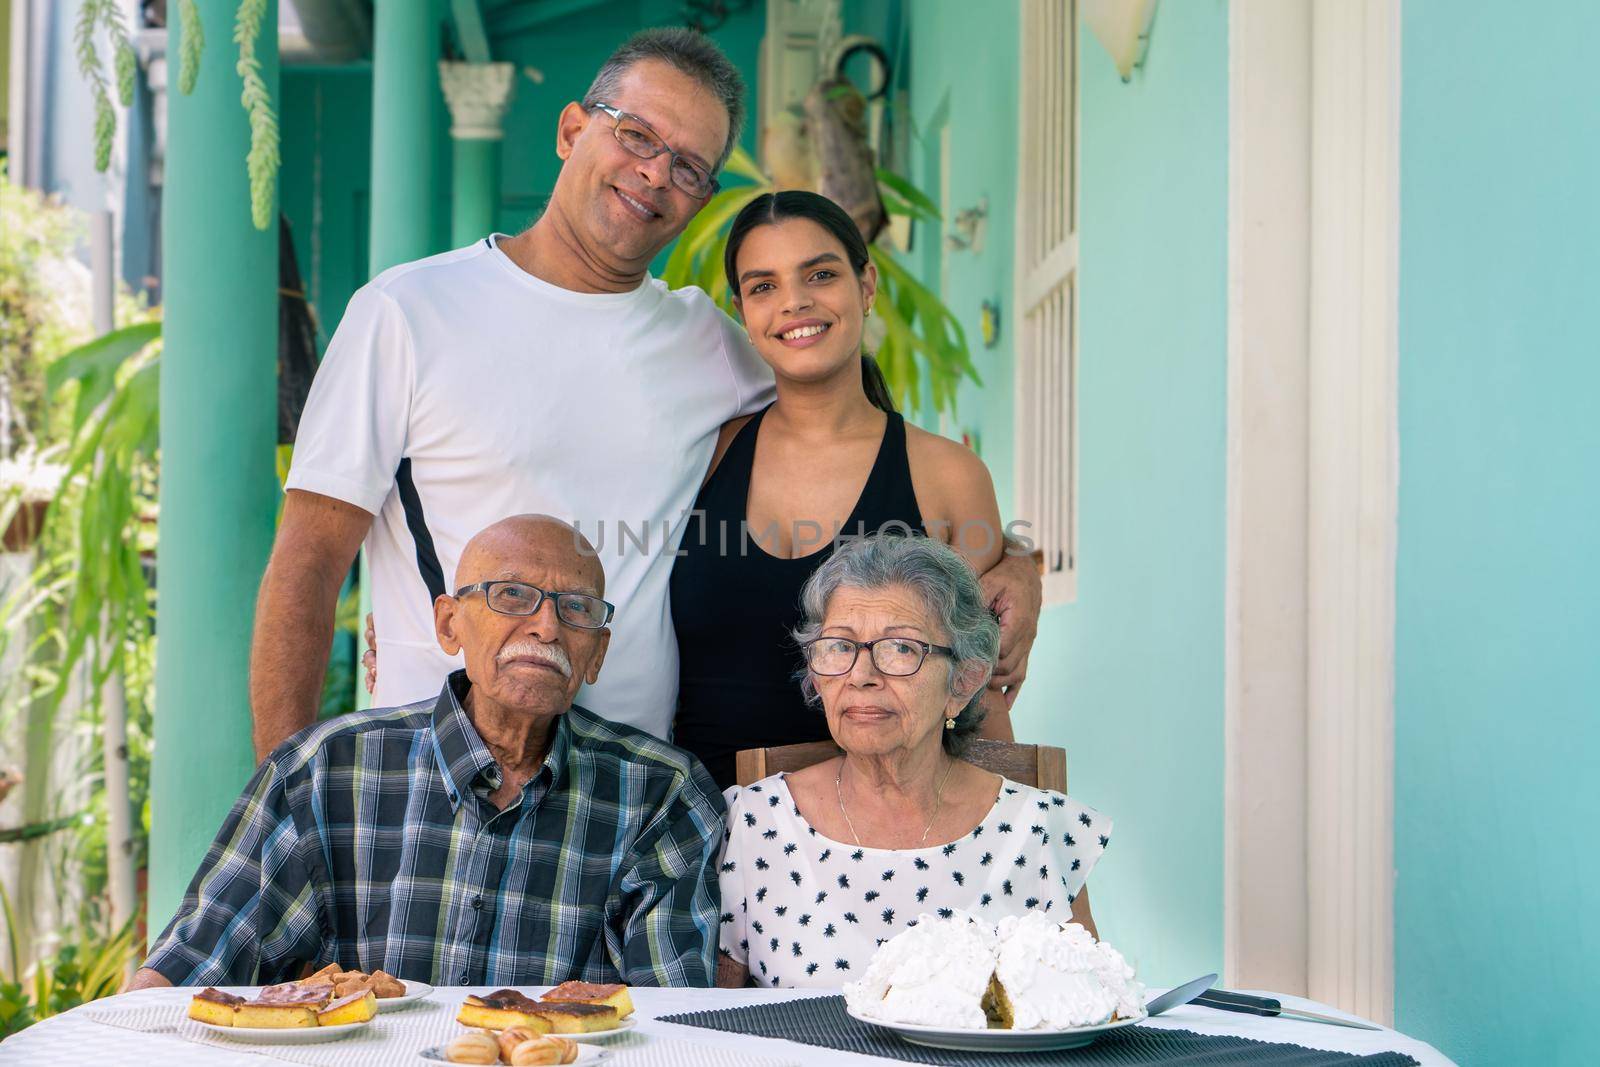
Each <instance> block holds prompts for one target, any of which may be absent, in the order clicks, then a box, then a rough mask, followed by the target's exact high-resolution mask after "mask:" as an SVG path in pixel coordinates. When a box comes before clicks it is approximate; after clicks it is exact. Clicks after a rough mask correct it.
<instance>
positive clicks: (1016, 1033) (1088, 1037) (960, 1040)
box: [846, 1009, 1148, 1052]
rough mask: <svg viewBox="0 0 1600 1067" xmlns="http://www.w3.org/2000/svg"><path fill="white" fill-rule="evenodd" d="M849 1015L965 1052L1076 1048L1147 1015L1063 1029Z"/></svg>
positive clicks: (921, 1042) (920, 1042)
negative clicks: (967, 1025)
mask: <svg viewBox="0 0 1600 1067" xmlns="http://www.w3.org/2000/svg"><path fill="white" fill-rule="evenodd" d="M846 1012H847V1013H848V1014H849V1016H850V1018H852V1019H854V1020H856V1021H857V1022H863V1023H867V1024H868V1025H870V1026H881V1027H883V1028H884V1029H885V1030H890V1031H893V1032H894V1033H895V1034H898V1035H899V1036H900V1037H901V1038H903V1039H905V1040H906V1041H909V1042H911V1043H912V1044H913V1045H926V1046H928V1047H929V1048H950V1049H961V1050H963V1051H968V1052H1037V1051H1041V1050H1044V1049H1058V1048H1078V1047H1079V1046H1081V1045H1087V1044H1089V1042H1091V1041H1093V1040H1094V1039H1095V1038H1097V1037H1099V1036H1100V1035H1101V1034H1109V1033H1110V1032H1112V1031H1113V1030H1121V1029H1123V1028H1124V1027H1128V1026H1136V1025H1138V1024H1139V1023H1142V1022H1144V1021H1145V1019H1147V1018H1148V1016H1147V1015H1146V1014H1145V1013H1144V1012H1140V1013H1139V1017H1138V1018H1136V1019H1118V1020H1117V1021H1116V1022H1114V1023H1102V1024H1100V1025H1099V1026H1074V1027H1071V1028H1069V1029H1066V1030H970V1029H954V1030H953V1029H950V1028H948V1027H943V1026H917V1025H915V1024H913V1023H891V1022H886V1021H884V1020H883V1019H872V1018H869V1017H867V1016H865V1015H857V1014H856V1013H855V1012H853V1011H849V1009H846Z"/></svg>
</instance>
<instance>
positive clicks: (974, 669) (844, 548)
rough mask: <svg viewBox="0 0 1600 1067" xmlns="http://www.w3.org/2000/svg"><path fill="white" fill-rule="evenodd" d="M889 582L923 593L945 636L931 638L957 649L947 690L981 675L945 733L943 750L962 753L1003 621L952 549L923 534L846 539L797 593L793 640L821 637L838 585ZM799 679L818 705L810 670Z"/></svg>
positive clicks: (978, 719) (974, 728)
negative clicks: (798, 616)
mask: <svg viewBox="0 0 1600 1067" xmlns="http://www.w3.org/2000/svg"><path fill="white" fill-rule="evenodd" d="M891 585H900V586H905V587H906V588H908V589H910V590H912V591H913V592H914V593H916V594H917V596H918V597H920V598H921V600H922V603H923V606H924V607H925V608H926V610H927V612H928V614H929V615H930V616H932V620H933V625H934V626H935V627H936V628H937V630H938V631H939V633H940V634H942V635H943V639H942V640H940V639H939V636H938V635H930V636H932V637H933V639H934V643H935V644H945V645H949V646H950V647H951V648H952V649H954V650H955V656H954V663H953V664H952V666H951V671H950V691H951V692H952V693H957V692H960V691H961V689H962V688H963V685H962V683H963V682H965V684H966V685H971V684H972V683H973V682H974V680H978V679H981V681H979V684H978V686H977V689H976V691H975V692H974V693H973V695H972V699H971V700H969V701H967V704H966V707H964V708H962V709H961V713H960V714H959V715H957V716H956V724H955V727H954V728H953V729H950V730H945V731H944V732H943V734H944V747H945V751H947V752H949V753H950V754H951V755H960V754H961V752H962V751H963V750H965V749H966V747H967V741H968V740H969V739H971V737H972V736H973V735H974V734H976V733H977V732H978V727H980V726H982V725H983V717H984V710H983V707H982V700H983V691H984V687H985V686H986V685H987V684H988V681H989V677H990V675H992V674H993V673H994V664H995V659H996V658H997V657H998V656H999V654H1000V624H999V622H997V621H996V620H995V617H994V615H993V613H992V612H990V611H989V607H988V605H987V604H986V603H984V599H983V590H982V589H980V588H979V586H978V577H977V575H975V574H974V573H973V572H972V567H971V566H970V565H969V564H968V563H967V561H966V560H965V559H964V558H962V556H961V555H960V554H958V553H957V552H956V550H955V549H953V548H951V547H950V546H949V545H946V544H943V543H942V542H939V541H934V540H931V539H930V538H927V537H920V536H913V537H902V536H899V535H896V534H879V535H877V536H874V537H861V538H852V539H850V540H848V541H845V542H843V543H842V544H840V546H839V548H838V550H837V551H835V552H834V554H833V556H832V557H831V558H829V559H828V560H827V561H825V562H824V563H823V564H822V566H820V567H818V568H817V569H816V570H815V571H814V572H812V575H811V577H810V578H809V579H807V581H806V584H805V586H804V587H803V588H802V589H801V590H800V607H801V611H802V615H803V618H802V620H801V623H800V627H799V629H797V630H795V631H794V633H793V637H794V640H795V642H796V643H797V644H800V645H804V644H805V643H806V642H807V641H814V640H816V639H817V638H818V637H820V636H821V634H822V621H823V619H824V618H825V617H826V616H827V613H828V601H829V600H830V599H832V597H833V594H834V593H837V592H838V591H839V590H840V589H845V588H849V589H883V588H885V587H887V586H891ZM931 658H932V657H930V659H931ZM799 679H800V688H801V691H802V692H803V693H804V694H805V698H806V701H807V702H808V703H812V704H815V703H816V702H817V700H818V696H817V687H816V681H815V679H813V678H812V676H811V672H810V671H808V670H804V669H802V670H801V672H800V674H799Z"/></svg>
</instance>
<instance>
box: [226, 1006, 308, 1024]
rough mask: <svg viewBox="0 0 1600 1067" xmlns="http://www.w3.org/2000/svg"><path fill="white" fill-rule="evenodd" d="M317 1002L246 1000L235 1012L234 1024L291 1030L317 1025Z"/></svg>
mask: <svg viewBox="0 0 1600 1067" xmlns="http://www.w3.org/2000/svg"><path fill="white" fill-rule="evenodd" d="M318 1007H319V1005H315V1004H261V1003H258V1002H255V1001H246V1002H245V1003H243V1004H240V1005H239V1006H238V1009H237V1010H235V1011H234V1013H233V1025H234V1026H242V1027H259V1028H261V1029H269V1030H289V1029H295V1028H298V1027H306V1026H316V1025H317V1008H318Z"/></svg>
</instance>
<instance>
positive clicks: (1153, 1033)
mask: <svg viewBox="0 0 1600 1067" xmlns="http://www.w3.org/2000/svg"><path fill="white" fill-rule="evenodd" d="M661 1021H662V1022H668V1023H682V1024H684V1025H686V1026H703V1027H705V1028H706V1029H708V1030H726V1031H728V1032H730V1033H736V1034H750V1035H752V1036H755V1037H777V1038H784V1039H786V1040H789V1041H798V1042H800V1043H802V1044H806V1045H818V1046H821V1047H822V1048H832V1049H838V1050H840V1051H841V1052H859V1053H861V1054H862V1055H866V1056H883V1057H886V1058H888V1059H893V1060H905V1061H907V1062H909V1063H932V1064H941V1065H943V1067H993V1065H994V1064H996V1063H1000V1062H1002V1061H1003V1062H1005V1063H1018V1064H1026V1065H1027V1067H1054V1065H1056V1064H1070V1065H1071V1067H1088V1065H1094V1067H1098V1065H1100V1064H1105V1065H1108V1067H1123V1065H1129V1064H1162V1065H1168V1064H1183V1065H1194V1067H1224V1065H1232V1064H1236V1063H1251V1064H1260V1063H1272V1064H1283V1065H1285V1067H1323V1065H1324V1064H1330V1065H1331V1064H1339V1065H1340V1067H1346V1065H1349V1064H1362V1065H1371V1067H1417V1061H1416V1060H1414V1059H1412V1058H1411V1057H1410V1056H1407V1055H1405V1054H1404V1053H1400V1052H1380V1053H1376V1054H1374V1055H1371V1056H1355V1055H1352V1054H1350V1053H1348V1052H1327V1051H1325V1050H1322V1049H1310V1048H1303V1047H1301V1046H1300V1045H1281V1044H1274V1043H1270V1042H1266V1041H1253V1040H1251V1039H1250V1038H1247V1037H1232V1036H1225V1035H1220V1034H1197V1033H1194V1032H1193V1031H1191V1030H1162V1029H1157V1028H1156V1027H1153V1026H1134V1027H1129V1028H1128V1029H1126V1030H1116V1031H1113V1032H1111V1033H1109V1034H1107V1035H1106V1036H1104V1037H1102V1038H1100V1039H1099V1040H1098V1041H1096V1042H1095V1043H1094V1044H1092V1045H1087V1046H1084V1047H1083V1048H1075V1049H1058V1050H1055V1051H1050V1052H1005V1053H999V1054H997V1053H985V1052H958V1051H954V1050H947V1049H932V1048H923V1047H922V1046H920V1045H913V1044H911V1043H909V1042H906V1041H902V1040H900V1039H899V1038H898V1037H896V1036H895V1035H894V1034H893V1033H891V1032H890V1031H888V1030H884V1029H881V1028H879V1027H876V1026H868V1025H867V1024H865V1023H860V1022H857V1021H856V1020H854V1019H852V1018H850V1016H849V1015H847V1014H846V1013H845V1010H844V998H843V997H837V996H835V997H810V998H807V999H805V1000H789V1001H785V1002H783V1003H781V1004H760V1005H755V1006H753V1007H748V1008H724V1009H722V1010H720V1011H692V1012H685V1013H684V1014H682V1015H663V1016H661Z"/></svg>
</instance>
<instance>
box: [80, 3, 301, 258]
mask: <svg viewBox="0 0 1600 1067" xmlns="http://www.w3.org/2000/svg"><path fill="white" fill-rule="evenodd" d="M173 11H174V17H175V20H176V24H177V29H178V42H179V43H178V91H179V92H180V93H183V94H184V95H185V96H187V95H189V94H190V93H192V92H194V87H195V83H196V82H197V81H199V79H200V56H201V53H202V52H203V51H204V50H205V42H206V35H205V28H204V26H202V25H201V22H200V6H199V4H198V3H197V2H196V0H178V3H177V4H176V6H175V7H174V8H173ZM266 13H267V0H239V7H238V9H237V11H236V12H235V17H234V24H233V41H234V44H235V45H237V46H238V49H239V60H238V62H237V63H236V64H235V65H234V69H235V70H236V71H237V72H238V74H239V80H240V82H241V83H242V84H243V88H242V91H241V92H240V94H239V102H240V103H241V104H242V105H243V106H244V110H245V114H246V115H248V116H249V119H250V151H249V153H248V154H247V155H246V157H245V172H246V174H247V175H248V177H249V181H250V220H251V222H253V223H254V224H255V227H256V229H258V230H265V229H266V228H267V227H269V226H271V225H272V215H273V211H272V202H273V198H274V193H275V187H276V184H277V179H278V165H279V163H280V155H279V151H278V116H277V113H276V112H275V111H274V110H273V107H272V94H271V92H270V91H268V89H267V82H266V79H265V78H263V77H262V76H261V60H260V59H259V58H257V56H256V45H257V42H258V41H259V40H260V38H261V24H262V22H263V21H264V19H265V18H266ZM101 30H103V31H105V34H106V36H107V37H108V38H110V41H111V50H112V55H113V60H112V62H113V69H114V73H115V76H116V90H117V99H118V100H119V101H120V102H121V104H122V106H123V107H129V106H131V105H132V104H133V81H134V71H135V69H136V68H137V66H138V60H137V58H136V57H135V55H134V52H133V45H132V44H131V43H130V41H129V39H128V28H127V25H126V23H124V21H123V18H122V10H121V9H120V8H119V7H118V6H117V0H83V6H82V7H81V8H79V9H78V22H77V25H76V27H75V30H74V41H75V44H76V46H77V59H78V72H79V74H81V75H82V76H83V80H84V81H86V82H88V84H89V91H90V93H91V95H92V96H93V98H94V166H95V169H96V170H98V171H101V172H102V173H103V172H104V171H105V170H106V168H107V167H109V166H110V165H111V144H112V141H113V140H115V139H116V133H117V112H116V109H115V108H114V107H112V106H111V91H110V82H109V80H108V79H107V76H106V67H105V64H104V62H103V61H102V60H101V58H100V51H99V49H98V48H97V47H96V46H95V35H96V33H97V32H98V31H101Z"/></svg>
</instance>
